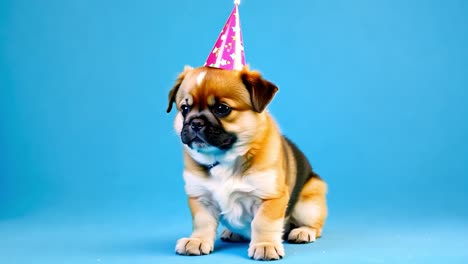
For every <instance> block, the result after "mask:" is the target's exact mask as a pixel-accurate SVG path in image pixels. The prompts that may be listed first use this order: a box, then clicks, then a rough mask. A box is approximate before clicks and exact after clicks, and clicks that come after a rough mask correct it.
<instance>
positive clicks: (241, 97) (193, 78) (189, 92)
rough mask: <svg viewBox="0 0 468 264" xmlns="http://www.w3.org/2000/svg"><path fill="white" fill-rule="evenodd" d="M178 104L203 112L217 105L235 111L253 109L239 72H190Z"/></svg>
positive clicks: (182, 86)
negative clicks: (221, 104) (229, 107)
mask: <svg viewBox="0 0 468 264" xmlns="http://www.w3.org/2000/svg"><path fill="white" fill-rule="evenodd" d="M176 103H177V104H178V106H179V107H180V106H181V105H184V104H186V105H189V106H191V107H192V108H196V109H198V110H203V109H206V108H209V107H210V106H213V105H215V104H216V103H226V104H228V105H229V106H231V107H232V108H233V109H237V110H247V109H250V108H251V103H250V95H249V93H248V91H247V89H246V88H245V86H244V84H243V83H242V80H241V78H240V76H239V73H238V72H234V71H226V70H220V69H213V68H199V69H194V70H193V71H191V72H189V73H188V74H187V76H186V77H185V78H184V80H183V81H182V83H181V85H180V89H179V92H178V93H177V97H176Z"/></svg>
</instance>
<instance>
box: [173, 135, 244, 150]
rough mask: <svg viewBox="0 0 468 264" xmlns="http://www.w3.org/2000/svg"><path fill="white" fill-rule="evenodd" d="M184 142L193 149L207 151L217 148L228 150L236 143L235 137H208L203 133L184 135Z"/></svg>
mask: <svg viewBox="0 0 468 264" xmlns="http://www.w3.org/2000/svg"><path fill="white" fill-rule="evenodd" d="M181 138H182V142H183V143H184V144H186V145H187V146H189V147H190V148H191V149H206V148H208V147H216V148H217V149H219V150H228V149H230V148H231V147H232V145H234V143H235V142H236V139H237V138H236V137H235V136H234V135H225V136H218V137H211V138H210V137H206V136H205V135H204V134H202V133H188V134H185V135H182V137H181Z"/></svg>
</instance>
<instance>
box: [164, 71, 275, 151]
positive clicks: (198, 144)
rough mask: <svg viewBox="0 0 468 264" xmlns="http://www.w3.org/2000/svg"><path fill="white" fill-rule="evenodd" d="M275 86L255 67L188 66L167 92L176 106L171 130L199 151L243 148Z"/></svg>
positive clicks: (257, 123) (191, 148)
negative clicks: (249, 68) (173, 129)
mask: <svg viewBox="0 0 468 264" xmlns="http://www.w3.org/2000/svg"><path fill="white" fill-rule="evenodd" d="M277 90H278V88H277V87H276V86H275V85H274V84H272V83H271V82H269V81H266V80H264V79H263V78H262V77H261V75H260V74H259V73H258V72H256V71H250V70H248V69H247V68H244V69H243V70H242V71H228V70H221V69H216V68H210V67H200V68H196V69H193V68H191V67H186V68H185V69H184V71H183V72H182V73H181V74H180V75H179V77H178V79H177V81H176V84H175V85H174V87H173V88H172V90H171V91H170V92H169V105H168V108H167V112H170V111H171V109H172V105H173V103H175V104H176V107H177V110H178V113H177V115H176V118H175V122H174V128H175V130H176V132H177V133H179V134H180V137H181V140H182V143H183V144H185V145H186V146H187V148H189V149H190V150H192V151H196V152H199V153H213V154H215V153H222V152H226V151H228V150H231V149H236V148H237V149H239V148H247V147H248V144H249V142H251V141H252V139H253V138H254V137H255V135H256V133H255V132H256V131H257V130H258V129H262V127H261V123H262V115H261V113H262V112H263V111H264V109H265V107H266V106H267V104H268V103H269V102H270V101H271V99H272V98H273V96H274V94H275V93H276V91H277Z"/></svg>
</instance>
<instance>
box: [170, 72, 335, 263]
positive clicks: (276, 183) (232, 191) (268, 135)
mask: <svg viewBox="0 0 468 264" xmlns="http://www.w3.org/2000/svg"><path fill="white" fill-rule="evenodd" d="M276 91H277V88H276V86H275V85H274V84H272V83H270V82H269V81H266V80H264V79H263V78H262V76H261V75H260V74H259V73H258V72H256V71H250V70H249V69H248V68H244V69H243V70H242V71H226V70H220V69H214V68H209V67H200V68H196V69H193V68H190V67H186V68H185V69H184V71H183V72H182V73H181V74H180V75H179V78H178V79H177V81H176V84H175V85H174V87H173V89H172V90H171V91H170V93H169V107H168V112H169V111H170V110H171V108H172V103H173V102H174V103H175V104H176V107H177V109H178V110H180V107H181V105H182V104H190V105H191V106H192V107H193V108H194V109H195V108H196V109H198V111H202V110H204V109H208V108H209V107H210V106H212V105H213V104H214V103H215V102H216V101H217V100H218V101H219V100H220V101H222V102H224V103H226V104H227V105H229V106H230V107H231V108H232V112H231V113H230V114H229V115H228V116H226V117H223V118H220V119H219V122H220V123H221V124H222V127H223V128H224V129H225V130H226V131H228V132H231V133H234V134H236V135H237V136H238V142H236V143H235V144H234V145H233V147H232V149H230V150H228V151H226V152H225V153H223V154H216V155H215V154H213V155H212V154H209V153H208V154H207V153H199V152H196V151H193V150H191V149H190V148H189V147H187V146H186V145H184V162H185V169H184V179H185V183H186V186H185V189H186V192H187V194H188V197H189V198H188V199H189V206H190V209H191V213H192V220H193V232H192V235H191V236H190V237H189V238H182V239H180V240H179V241H178V242H177V245H176V252H177V253H178V254H183V255H202V254H208V253H210V252H211V251H212V250H213V245H214V241H215V238H216V230H217V227H218V222H219V221H220V220H223V221H224V222H225V223H226V224H227V225H228V226H229V227H230V228H228V229H226V230H224V231H223V234H222V236H221V238H222V239H223V240H224V241H233V242H235V241H241V240H245V239H249V238H250V246H249V249H248V255H249V256H250V257H251V258H253V259H257V260H274V259H279V258H281V257H283V256H284V248H283V245H282V237H283V233H284V232H285V231H286V234H285V235H286V236H285V237H286V238H287V239H288V241H290V242H292V243H308V242H312V241H314V240H315V239H316V238H317V237H320V236H321V233H322V228H323V225H324V223H325V219H326V216H327V206H326V199H325V195H326V192H327V186H326V184H325V182H324V181H323V180H321V179H320V178H319V177H318V175H316V174H314V173H313V172H311V173H312V176H310V178H307V179H306V180H305V182H304V183H303V185H302V186H298V188H300V189H297V190H300V191H299V192H298V193H295V186H296V184H298V181H299V179H296V174H297V172H298V169H297V168H299V167H298V166H303V167H304V166H305V165H302V163H303V162H306V161H304V160H302V158H300V157H299V158H298V156H297V155H296V153H297V151H296V152H295V150H294V149H293V145H292V143H290V142H289V141H287V140H286V139H285V138H284V137H283V136H282V134H281V132H280V129H279V127H278V126H277V124H276V122H275V121H274V120H273V118H272V117H271V115H270V114H269V113H268V112H267V111H265V107H266V106H267V105H268V103H269V102H270V101H271V99H272V98H273V96H274V94H275V93H276ZM183 122H184V118H183V117H182V114H181V113H180V111H179V113H178V114H177V116H176V118H175V122H174V127H175V130H176V132H177V133H181V130H182V123H183ZM214 161H216V162H219V165H218V166H216V167H214V168H213V169H207V168H206V165H208V164H210V163H214ZM307 164H308V163H307ZM293 195H296V196H297V197H296V202H295V204H292V205H290V204H289V203H290V202H291V200H290V199H291V198H292V196H293ZM288 205H290V206H291V207H292V208H289V209H290V210H289V211H288V210H287V209H288ZM245 219H247V220H245ZM288 226H292V227H293V228H292V230H290V229H288V228H287V227H288ZM285 227H286V230H285ZM231 229H235V230H231ZM236 230H237V231H239V232H241V233H237V232H235V231H236Z"/></svg>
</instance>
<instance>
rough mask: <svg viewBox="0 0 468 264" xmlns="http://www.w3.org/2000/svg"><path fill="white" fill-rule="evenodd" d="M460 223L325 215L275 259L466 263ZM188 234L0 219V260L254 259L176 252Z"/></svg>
mask: <svg viewBox="0 0 468 264" xmlns="http://www.w3.org/2000/svg"><path fill="white" fill-rule="evenodd" d="M184 217H185V218H184ZM467 227H468V224H467V222H466V221H462V220H461V219H458V220H456V219H437V220H432V221H431V220H427V219H426V220H423V219H410V220H401V219H399V220H397V221H393V220H392V221H389V220H388V219H387V220H382V219H377V218H375V219H373V218H372V217H364V218H361V219H357V218H349V219H346V218H345V217H344V218H340V219H330V221H329V222H328V224H327V227H326V229H325V232H324V235H323V237H322V238H320V239H319V240H317V241H316V242H315V243H312V244H308V245H292V244H287V243H286V244H285V250H286V257H285V258H284V259H283V260H281V263H285V264H286V263H468V250H466V246H467V245H468V228H467ZM189 231H190V218H187V217H186V216H180V217H170V216H169V217H167V216H164V217H162V216H156V215H151V214H145V213H133V214H128V215H120V216H118V215H115V214H114V215H105V214H101V215H89V216H84V215H83V214H80V215H76V216H73V215H53V214H49V215H42V216H38V217H29V218H24V219H19V220H18V219H16V220H12V221H3V222H0V234H1V238H2V239H1V240H0V263H4V264H10V263H12V264H13V263H14V264H17V263H18V264H19V263H21V264H23V263H24V264H26V263H80V264H81V263H113V264H118V263H133V264H136V263H223V264H228V263H254V261H253V260H250V259H249V258H248V257H247V247H248V244H247V243H234V244H233V243H225V242H222V241H219V240H218V241H217V242H216V245H215V251H214V253H212V254H211V255H208V256H201V257H188V256H178V255H176V254H175V253H174V245H175V241H176V240H177V239H178V238H180V237H183V236H185V235H187V234H188V233H189Z"/></svg>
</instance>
